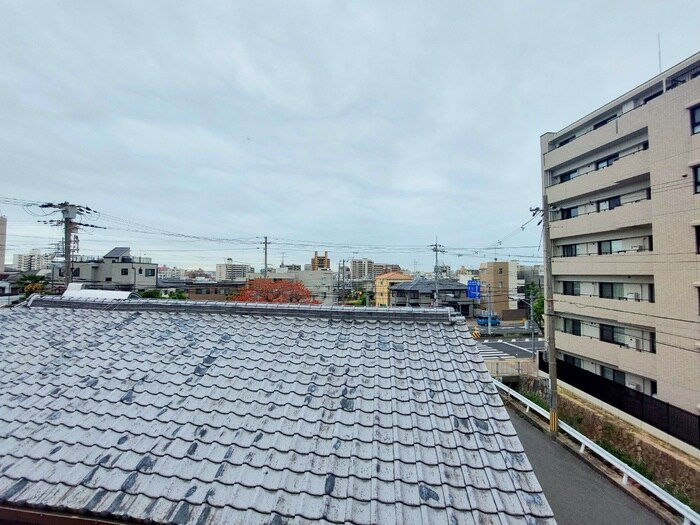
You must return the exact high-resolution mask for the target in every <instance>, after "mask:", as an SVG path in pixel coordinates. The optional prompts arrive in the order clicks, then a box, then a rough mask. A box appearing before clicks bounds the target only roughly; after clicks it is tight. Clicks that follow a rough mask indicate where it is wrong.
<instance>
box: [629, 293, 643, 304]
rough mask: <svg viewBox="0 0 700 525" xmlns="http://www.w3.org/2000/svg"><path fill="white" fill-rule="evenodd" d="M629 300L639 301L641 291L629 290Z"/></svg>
mask: <svg viewBox="0 0 700 525" xmlns="http://www.w3.org/2000/svg"><path fill="white" fill-rule="evenodd" d="M627 300H628V301H637V302H639V300H640V297H639V292H629V293H628V294H627Z"/></svg>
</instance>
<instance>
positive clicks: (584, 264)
mask: <svg viewBox="0 0 700 525" xmlns="http://www.w3.org/2000/svg"><path fill="white" fill-rule="evenodd" d="M653 260H654V252H649V251H647V252H626V253H618V254H614V255H579V256H577V257H553V258H552V274H553V275H558V276H561V275H654V269H653V266H654V263H653Z"/></svg>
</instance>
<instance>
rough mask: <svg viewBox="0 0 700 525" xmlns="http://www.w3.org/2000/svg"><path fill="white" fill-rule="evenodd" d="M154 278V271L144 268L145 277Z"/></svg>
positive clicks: (153, 269)
mask: <svg viewBox="0 0 700 525" xmlns="http://www.w3.org/2000/svg"><path fill="white" fill-rule="evenodd" d="M155 276H156V269H155V268H146V277H155Z"/></svg>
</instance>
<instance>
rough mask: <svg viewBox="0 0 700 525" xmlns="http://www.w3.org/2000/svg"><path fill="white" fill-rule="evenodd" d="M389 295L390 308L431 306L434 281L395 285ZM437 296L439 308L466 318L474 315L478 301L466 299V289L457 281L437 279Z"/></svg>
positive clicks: (418, 280) (417, 281)
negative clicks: (449, 309) (449, 308)
mask: <svg viewBox="0 0 700 525" xmlns="http://www.w3.org/2000/svg"><path fill="white" fill-rule="evenodd" d="M390 293H391V299H390V306H411V307H414V308H415V307H428V306H432V305H434V304H435V281H434V280H432V279H425V278H422V277H421V278H418V279H415V280H413V281H410V282H408V281H407V282H402V283H397V284H395V285H393V286H392V287H391V288H390ZM438 296H439V302H440V305H441V306H450V307H452V308H454V309H455V311H457V312H460V313H461V314H463V315H465V316H466V317H473V316H474V315H475V309H476V308H477V306H478V302H477V301H478V300H475V299H471V298H469V297H467V287H466V285H464V284H462V283H460V282H459V281H454V280H452V279H439V280H438Z"/></svg>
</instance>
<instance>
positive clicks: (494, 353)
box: [476, 343, 513, 359]
mask: <svg viewBox="0 0 700 525" xmlns="http://www.w3.org/2000/svg"><path fill="white" fill-rule="evenodd" d="M476 348H477V349H478V350H479V353H480V354H481V356H482V357H483V358H484V359H499V358H508V357H513V355H512V354H508V353H506V352H503V351H502V350H496V349H495V348H491V347H490V346H486V345H481V344H479V343H477V344H476Z"/></svg>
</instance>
